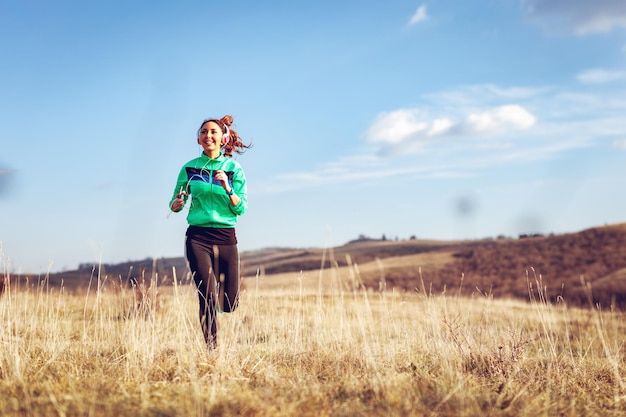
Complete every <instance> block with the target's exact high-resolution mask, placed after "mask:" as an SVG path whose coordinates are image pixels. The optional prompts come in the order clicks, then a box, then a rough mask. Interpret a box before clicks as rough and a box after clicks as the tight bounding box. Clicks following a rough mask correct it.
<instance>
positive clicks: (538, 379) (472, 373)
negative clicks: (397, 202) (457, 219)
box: [0, 266, 626, 417]
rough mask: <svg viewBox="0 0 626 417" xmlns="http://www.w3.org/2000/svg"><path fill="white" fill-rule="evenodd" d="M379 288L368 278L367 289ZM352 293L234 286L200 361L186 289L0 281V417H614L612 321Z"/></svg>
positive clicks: (530, 307) (521, 307) (329, 281)
mask: <svg viewBox="0 0 626 417" xmlns="http://www.w3.org/2000/svg"><path fill="white" fill-rule="evenodd" d="M381 281H382V280H381ZM528 282H529V302H528V303H523V302H519V301H512V300H497V299H493V298H491V297H489V296H487V295H485V296H477V297H468V298H465V297H463V290H462V288H460V287H459V288H457V289H455V290H451V289H450V290H448V292H447V293H446V294H429V295H426V294H425V293H424V291H422V292H420V293H419V294H418V293H416V292H413V293H406V292H396V291H394V290H393V289H390V288H386V289H385V288H384V285H382V284H381V289H383V291H381V292H371V291H369V292H368V291H366V290H363V289H362V287H361V286H360V285H359V277H358V268H357V267H356V266H355V267H354V268H352V269H351V270H350V273H349V274H347V275H346V274H339V273H338V272H337V271H336V270H328V271H319V274H311V275H310V276H307V275H302V274H300V275H298V274H296V275H294V276H293V277H292V278H291V280H284V281H282V284H281V287H280V288H278V287H276V286H275V283H272V282H271V278H269V277H263V276H261V277H257V278H252V279H249V280H247V282H246V289H245V290H244V291H243V293H242V296H241V306H240V308H239V309H238V310H237V311H236V312H235V313H233V314H222V315H220V316H219V333H218V334H219V340H218V343H219V346H218V349H217V350H216V351H213V352H209V351H207V350H206V348H205V346H204V344H203V339H202V336H201V332H200V328H199V324H198V317H197V297H196V295H195V291H194V288H193V286H192V285H189V284H185V285H180V284H179V283H176V284H175V285H174V286H170V287H158V286H157V285H152V286H151V287H147V286H146V287H145V289H144V293H143V294H142V295H141V297H140V301H141V302H139V303H138V301H139V299H138V298H137V295H136V292H135V291H134V290H133V289H128V288H126V287H123V286H119V285H113V284H114V282H112V281H109V280H108V278H106V279H105V278H98V277H97V276H94V278H93V282H92V285H91V286H90V289H89V292H88V293H86V294H70V293H67V292H66V291H65V290H64V289H63V288H50V287H48V286H47V285H46V282H45V280H43V281H42V282H31V283H29V284H28V285H27V283H25V282H21V283H11V285H9V286H8V287H7V290H6V291H5V294H4V296H3V297H2V299H0V323H1V327H0V415H2V416H213V415H215V416H218V415H220V416H231V415H232V416H234V415H238V416H239V415H241V416H291V415H297V416H396V415H397V416H409V415H417V416H420V415H428V416H533V417H535V416H581V415H587V416H593V415H598V416H600V415H601V416H619V415H623V414H624V413H625V412H626V386H625V380H624V375H625V374H624V371H625V367H624V339H625V335H626V332H625V329H624V326H625V324H624V315H623V314H621V313H618V312H611V311H600V310H599V309H588V310H580V309H572V308H568V307H567V305H566V303H561V304H558V305H554V304H550V303H548V302H546V300H545V298H544V297H543V295H542V290H541V288H542V283H541V280H540V279H537V278H535V277H533V276H531V277H529V281H528Z"/></svg>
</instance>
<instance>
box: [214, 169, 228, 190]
mask: <svg viewBox="0 0 626 417" xmlns="http://www.w3.org/2000/svg"><path fill="white" fill-rule="evenodd" d="M213 178H215V179H216V180H217V181H219V183H220V184H221V185H222V187H224V189H226V187H227V186H228V175H226V173H225V172H224V171H215V173H214V174H213Z"/></svg>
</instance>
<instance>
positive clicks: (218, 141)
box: [198, 122, 224, 156]
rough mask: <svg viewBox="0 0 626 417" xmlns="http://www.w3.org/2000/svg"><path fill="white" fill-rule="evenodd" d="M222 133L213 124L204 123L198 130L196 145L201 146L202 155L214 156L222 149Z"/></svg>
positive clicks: (216, 125) (215, 124)
mask: <svg viewBox="0 0 626 417" xmlns="http://www.w3.org/2000/svg"><path fill="white" fill-rule="evenodd" d="M223 137H224V133H223V132H222V129H220V127H219V126H218V124H217V123H215V122H206V123H205V124H203V125H202V127H201V128H200V134H199V135H198V144H200V146H202V149H203V150H204V153H205V154H206V155H208V156H211V155H213V156H215V155H216V154H217V153H218V152H219V150H220V148H221V147H222V139H223Z"/></svg>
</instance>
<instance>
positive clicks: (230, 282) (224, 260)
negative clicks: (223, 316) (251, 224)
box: [219, 245, 240, 313]
mask: <svg viewBox="0 0 626 417" xmlns="http://www.w3.org/2000/svg"><path fill="white" fill-rule="evenodd" d="M219 271H220V274H223V276H224V282H222V283H221V285H222V286H223V289H224V291H223V295H222V291H220V297H222V298H221V299H220V305H221V307H222V311H223V312H224V313H230V312H232V311H235V310H236V309H237V306H238V305H239V289H240V277H239V250H238V248H237V245H220V247H219Z"/></svg>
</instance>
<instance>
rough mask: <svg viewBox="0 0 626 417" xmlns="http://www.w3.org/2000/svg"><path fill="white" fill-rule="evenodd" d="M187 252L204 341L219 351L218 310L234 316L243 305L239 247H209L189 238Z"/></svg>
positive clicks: (186, 243) (186, 246)
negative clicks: (217, 347) (240, 304)
mask: <svg viewBox="0 0 626 417" xmlns="http://www.w3.org/2000/svg"><path fill="white" fill-rule="evenodd" d="M185 250H186V254H187V260H188V261H189V268H190V269H191V273H192V274H193V279H194V281H195V283H196V287H197V288H198V300H199V302H200V325H201V326H202V333H203V334H204V340H205V341H206V343H207V345H208V346H209V347H215V345H216V343H217V320H216V313H217V311H218V309H219V311H223V312H224V313H230V312H232V311H235V309H236V308H237V305H238V304H239V250H238V249H237V245H214V244H209V243H207V242H204V241H202V239H198V238H196V237H193V236H187V239H186V241H185Z"/></svg>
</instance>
